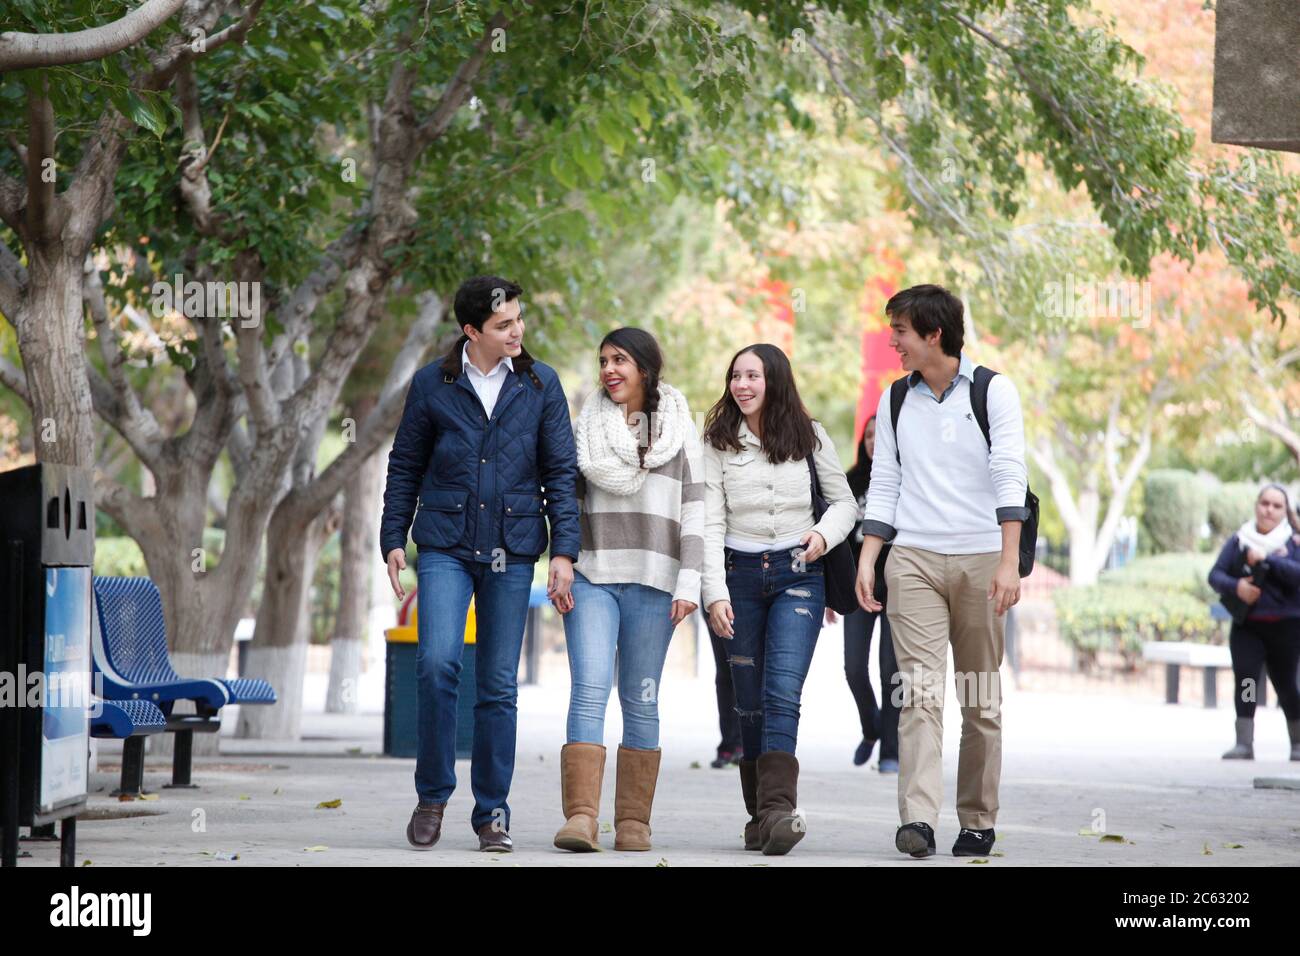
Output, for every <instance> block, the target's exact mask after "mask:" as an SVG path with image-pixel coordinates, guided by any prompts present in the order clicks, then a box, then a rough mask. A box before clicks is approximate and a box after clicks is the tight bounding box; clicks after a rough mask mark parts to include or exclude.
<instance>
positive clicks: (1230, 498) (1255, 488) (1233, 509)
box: [1210, 481, 1259, 547]
mask: <svg viewBox="0 0 1300 956" xmlns="http://www.w3.org/2000/svg"><path fill="white" fill-rule="evenodd" d="M1258 495H1259V485H1257V484H1255V482H1253V481H1228V482H1224V483H1223V484H1222V485H1220V486H1219V487H1218V488H1216V489H1215V490H1214V492H1213V493H1212V494H1211V495H1210V532H1211V533H1212V534H1213V535H1214V540H1215V541H1216V542H1217V545H1216V547H1217V546H1218V545H1222V544H1223V542H1224V541H1225V540H1226V539H1227V538H1228V536H1229V535H1231V534H1232V533H1233V532H1234V531H1236V530H1237V529H1238V528H1240V527H1241V524H1242V522H1243V521H1245V520H1246V519H1248V518H1249V517H1250V516H1251V515H1253V514H1254V513H1255V498H1256V497H1257V496H1258Z"/></svg>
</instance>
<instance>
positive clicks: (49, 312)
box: [14, 242, 95, 468]
mask: <svg viewBox="0 0 1300 956" xmlns="http://www.w3.org/2000/svg"><path fill="white" fill-rule="evenodd" d="M28 253H29V255H30V256H31V260H30V264H29V266H28V269H29V272H30V274H31V285H30V292H29V293H28V297H27V299H26V301H25V302H24V304H23V309H22V311H21V312H20V313H19V315H18V316H17V317H16V318H17V321H16V322H15V323H14V325H15V328H16V329H17V332H18V350H19V352H20V354H21V355H22V358H23V368H24V370H25V371H26V373H27V389H28V392H29V394H30V395H31V406H32V433H33V437H34V440H35V445H36V458H37V460H38V461H50V462H59V463H61V464H65V465H79V466H82V467H87V468H89V467H93V466H94V463H95V429H94V425H95V418H94V404H93V402H92V400H91V396H90V382H89V380H88V379H87V378H86V365H85V349H86V343H85V333H84V330H83V325H84V319H83V315H84V313H83V312H82V305H81V283H82V260H83V258H84V256H70V255H69V254H68V253H67V251H66V250H65V248H64V245H63V244H62V243H61V242H50V243H43V244H42V243H32V244H31V245H30V246H29V248H28Z"/></svg>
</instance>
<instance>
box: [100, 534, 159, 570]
mask: <svg viewBox="0 0 1300 956" xmlns="http://www.w3.org/2000/svg"><path fill="white" fill-rule="evenodd" d="M94 573H95V575H97V576H99V577H110V578H140V577H146V576H147V575H148V574H149V571H148V569H147V568H146V567H145V563H144V554H143V553H142V552H141V551H140V546H139V545H138V544H136V543H135V541H134V540H132V539H131V538H96V539H95V563H94Z"/></svg>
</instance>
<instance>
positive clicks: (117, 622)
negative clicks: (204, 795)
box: [92, 577, 276, 787]
mask: <svg viewBox="0 0 1300 956" xmlns="http://www.w3.org/2000/svg"><path fill="white" fill-rule="evenodd" d="M94 587H95V608H96V614H95V621H94V625H95V626H94V627H93V628H92V646H93V654H92V658H93V661H94V667H95V672H96V674H100V675H102V679H103V689H104V696H105V698H106V699H110V700H113V701H127V702H132V701H145V702H149V703H152V704H154V705H156V706H157V708H158V709H159V710H160V711H161V712H162V714H163V716H164V717H165V718H166V729H167V730H168V731H169V732H171V733H174V734H175V735H176V746H175V749H174V751H173V755H172V782H171V783H170V784H169V785H168V786H171V787H193V786H194V784H193V783H191V781H190V771H191V766H192V763H193V759H192V755H193V748H194V734H195V733H196V732H198V733H216V732H217V731H219V730H220V729H221V716H220V712H221V708H222V707H224V706H225V705H226V704H274V703H275V700H276V697H275V691H274V690H273V689H272V687H271V685H270V684H268V683H267V682H266V681H264V680H254V679H249V678H236V679H233V680H225V679H223V678H217V677H212V678H198V679H195V678H187V677H181V676H180V675H179V674H177V673H176V670H175V669H174V668H173V667H172V662H171V658H170V657H169V656H168V653H167V627H166V624H165V623H164V620H163V608H162V597H161V596H160V595H159V593H158V588H157V587H156V586H155V585H154V583H153V581H151V580H149V579H148V578H108V577H96V578H95V579H94ZM178 700H192V701H193V702H194V707H195V713H194V714H184V715H181V714H173V713H172V709H173V707H174V705H175V703H176V701H178ZM142 746H143V742H142V741H141V747H142ZM142 753H143V751H142ZM125 763H126V761H125V759H124V760H123V770H124V772H125Z"/></svg>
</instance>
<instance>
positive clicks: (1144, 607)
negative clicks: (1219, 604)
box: [1052, 584, 1221, 666]
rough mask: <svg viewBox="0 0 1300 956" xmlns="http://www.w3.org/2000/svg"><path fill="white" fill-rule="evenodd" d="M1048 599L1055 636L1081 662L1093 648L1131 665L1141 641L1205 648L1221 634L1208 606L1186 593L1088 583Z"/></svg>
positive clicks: (1138, 656)
mask: <svg viewBox="0 0 1300 956" xmlns="http://www.w3.org/2000/svg"><path fill="white" fill-rule="evenodd" d="M1052 598H1053V600H1054V601H1055V603H1056V618H1057V625H1058V627H1059V628H1060V634H1061V637H1062V638H1063V639H1064V640H1065V641H1067V642H1068V643H1069V644H1071V645H1072V646H1074V647H1076V648H1078V649H1079V650H1080V651H1081V652H1083V655H1084V657H1085V659H1088V658H1092V657H1095V656H1096V653H1097V652H1098V651H1099V650H1114V651H1116V652H1118V653H1119V654H1121V655H1122V656H1123V657H1124V658H1125V660H1126V661H1127V662H1128V663H1129V664H1130V666H1131V665H1132V664H1134V663H1136V661H1137V660H1138V659H1139V658H1140V657H1141V655H1142V645H1143V644H1144V643H1145V642H1146V641H1195V642H1198V643H1202V644H1209V643H1214V642H1215V641H1216V640H1217V638H1218V636H1219V634H1220V633H1221V632H1220V627H1219V622H1217V621H1215V620H1214V619H1213V618H1211V617H1210V608H1209V605H1208V604H1207V603H1206V602H1205V601H1204V600H1202V599H1200V598H1196V597H1193V596H1192V595H1191V594H1188V593H1186V592H1180V591H1159V590H1153V589H1150V588H1144V587H1137V586H1132V585H1123V584H1094V585H1091V586H1088V587H1074V588H1060V589H1059V590H1057V591H1056V592H1055V593H1054V594H1053V595H1052Z"/></svg>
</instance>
